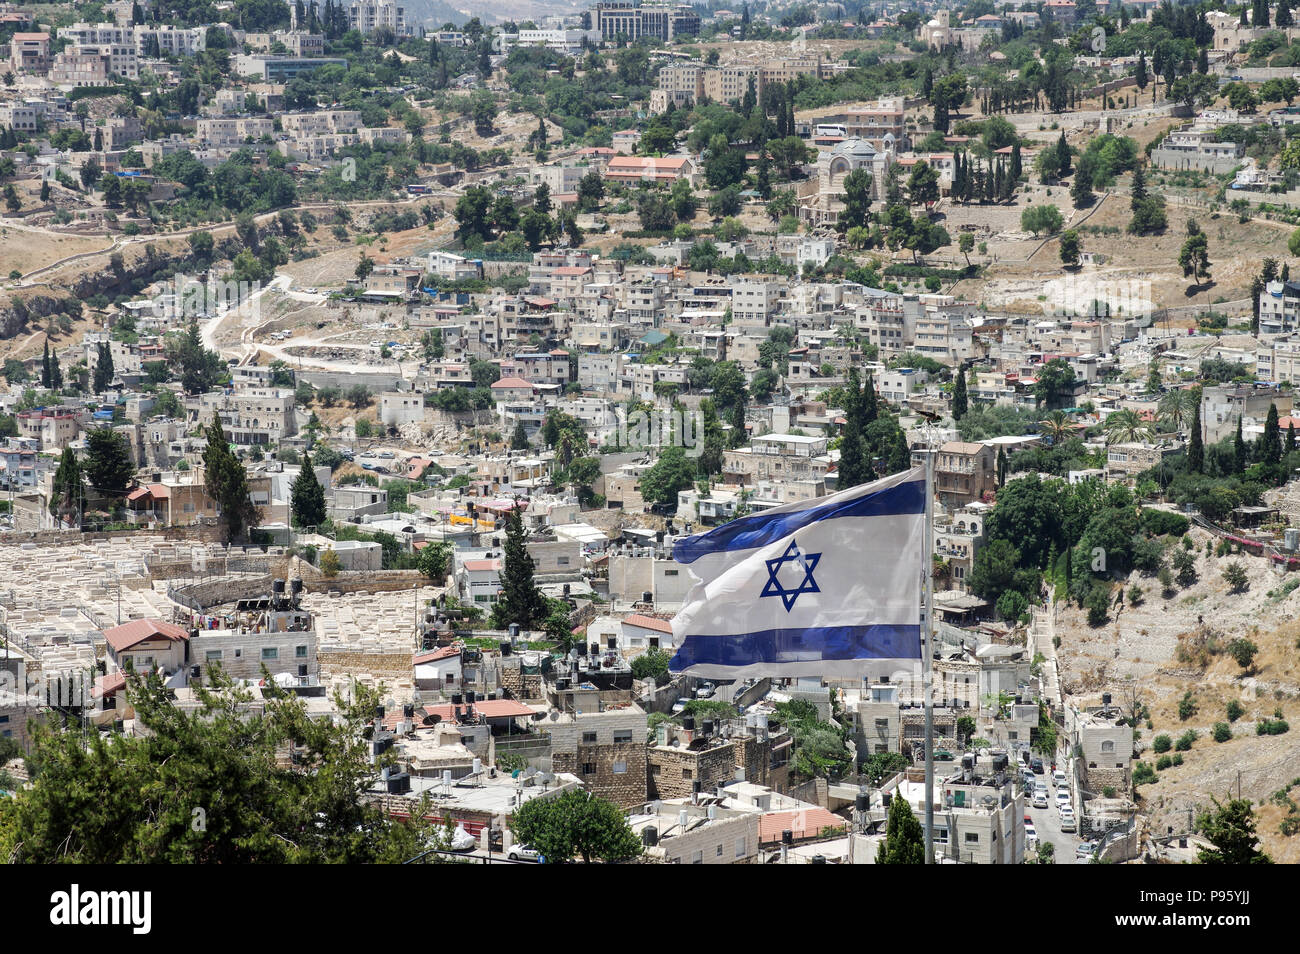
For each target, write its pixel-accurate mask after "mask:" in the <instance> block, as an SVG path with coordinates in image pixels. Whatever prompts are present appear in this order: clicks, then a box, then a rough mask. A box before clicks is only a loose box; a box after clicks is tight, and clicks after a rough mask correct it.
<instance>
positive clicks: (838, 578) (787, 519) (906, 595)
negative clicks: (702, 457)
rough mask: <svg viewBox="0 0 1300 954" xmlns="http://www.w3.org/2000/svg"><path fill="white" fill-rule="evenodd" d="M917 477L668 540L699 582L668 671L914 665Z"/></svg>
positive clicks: (824, 670) (816, 671)
mask: <svg viewBox="0 0 1300 954" xmlns="http://www.w3.org/2000/svg"><path fill="white" fill-rule="evenodd" d="M925 492H926V491H925V471H924V469H923V468H915V469H913V470H910V471H904V472H903V473H900V474H894V475H893V476H891V477H886V478H885V479H884V480H878V481H875V482H874V483H870V484H863V485H861V486H858V487H851V488H849V489H848V490H843V491H840V492H839V493H836V494H833V495H832V496H829V497H818V498H815V499H813V500H806V501H800V502H799V503H795V504H786V505H784V506H781V507H777V508H775V509H772V510H765V511H763V512H762V513H757V514H753V515H751V516H747V517H741V518H739V519H737V520H733V521H731V522H730V523H725V524H723V525H722V526H719V527H715V528H714V529H713V530H710V531H709V532H707V533H700V534H695V535H694V536H690V537H686V538H685V539H682V540H679V541H678V542H677V543H676V544H675V545H674V547H673V559H675V560H676V561H677V562H678V563H682V564H684V565H685V566H686V567H688V568H689V570H690V571H691V573H692V574H693V575H694V576H695V577H696V579H697V580H698V582H697V583H696V584H695V585H694V586H693V587H692V588H691V590H690V592H689V593H688V594H687V595H686V602H685V604H684V605H683V606H682V609H681V611H680V612H679V613H678V614H677V616H676V618H675V619H674V620H673V622H672V625H673V635H674V641H675V643H676V645H677V647H678V648H677V653H676V655H675V656H674V657H673V659H672V662H671V663H670V664H669V669H670V670H671V671H672V672H680V673H688V674H690V675H694V676H701V677H703V678H707V679H736V678H746V677H749V676H755V677H762V676H777V677H790V676H835V677H845V676H847V677H857V676H861V675H865V674H867V673H874V672H878V671H888V670H889V668H890V667H891V666H892V667H895V668H901V667H907V668H911V669H915V667H916V665H917V661H918V660H920V658H921V580H922V575H921V574H922V559H923V556H924V554H925V553H926V552H927V551H928V547H925V546H924V545H923V543H924V536H925Z"/></svg>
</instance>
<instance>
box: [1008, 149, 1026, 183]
mask: <svg viewBox="0 0 1300 954" xmlns="http://www.w3.org/2000/svg"><path fill="white" fill-rule="evenodd" d="M1023 174H1024V168H1023V166H1022V164H1021V158H1020V143H1019V142H1014V143H1012V144H1011V181H1012V183H1013V184H1014V183H1016V182H1019V181H1020V177H1021V176H1022V175H1023Z"/></svg>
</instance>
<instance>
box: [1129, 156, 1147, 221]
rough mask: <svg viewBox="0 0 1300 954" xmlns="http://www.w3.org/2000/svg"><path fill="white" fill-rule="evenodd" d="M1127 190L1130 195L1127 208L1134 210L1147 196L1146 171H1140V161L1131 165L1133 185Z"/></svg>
mask: <svg viewBox="0 0 1300 954" xmlns="http://www.w3.org/2000/svg"><path fill="white" fill-rule="evenodd" d="M1129 192H1130V196H1131V197H1130V200H1129V208H1130V209H1131V210H1132V211H1134V212H1136V211H1137V210H1138V208H1139V207H1140V206H1141V205H1142V201H1143V200H1144V199H1145V198H1146V197H1147V177H1146V173H1144V172H1143V171H1142V165H1141V164H1140V163H1139V164H1138V165H1136V166H1134V167H1133V185H1132V186H1131V187H1130V189H1129Z"/></svg>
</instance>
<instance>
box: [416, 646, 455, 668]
mask: <svg viewBox="0 0 1300 954" xmlns="http://www.w3.org/2000/svg"><path fill="white" fill-rule="evenodd" d="M459 655H460V646H443V647H441V648H439V649H431V650H429V651H428V652H424V653H416V654H415V655H414V656H413V657H412V658H411V665H413V666H419V665H422V664H424V663H431V662H437V661H438V660H439V659H449V658H451V657H452V656H459Z"/></svg>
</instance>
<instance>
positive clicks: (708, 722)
mask: <svg viewBox="0 0 1300 954" xmlns="http://www.w3.org/2000/svg"><path fill="white" fill-rule="evenodd" d="M701 729H702V731H703V732H704V734H705V735H712V734H713V720H712V719H705V720H704V725H703V726H701Z"/></svg>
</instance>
